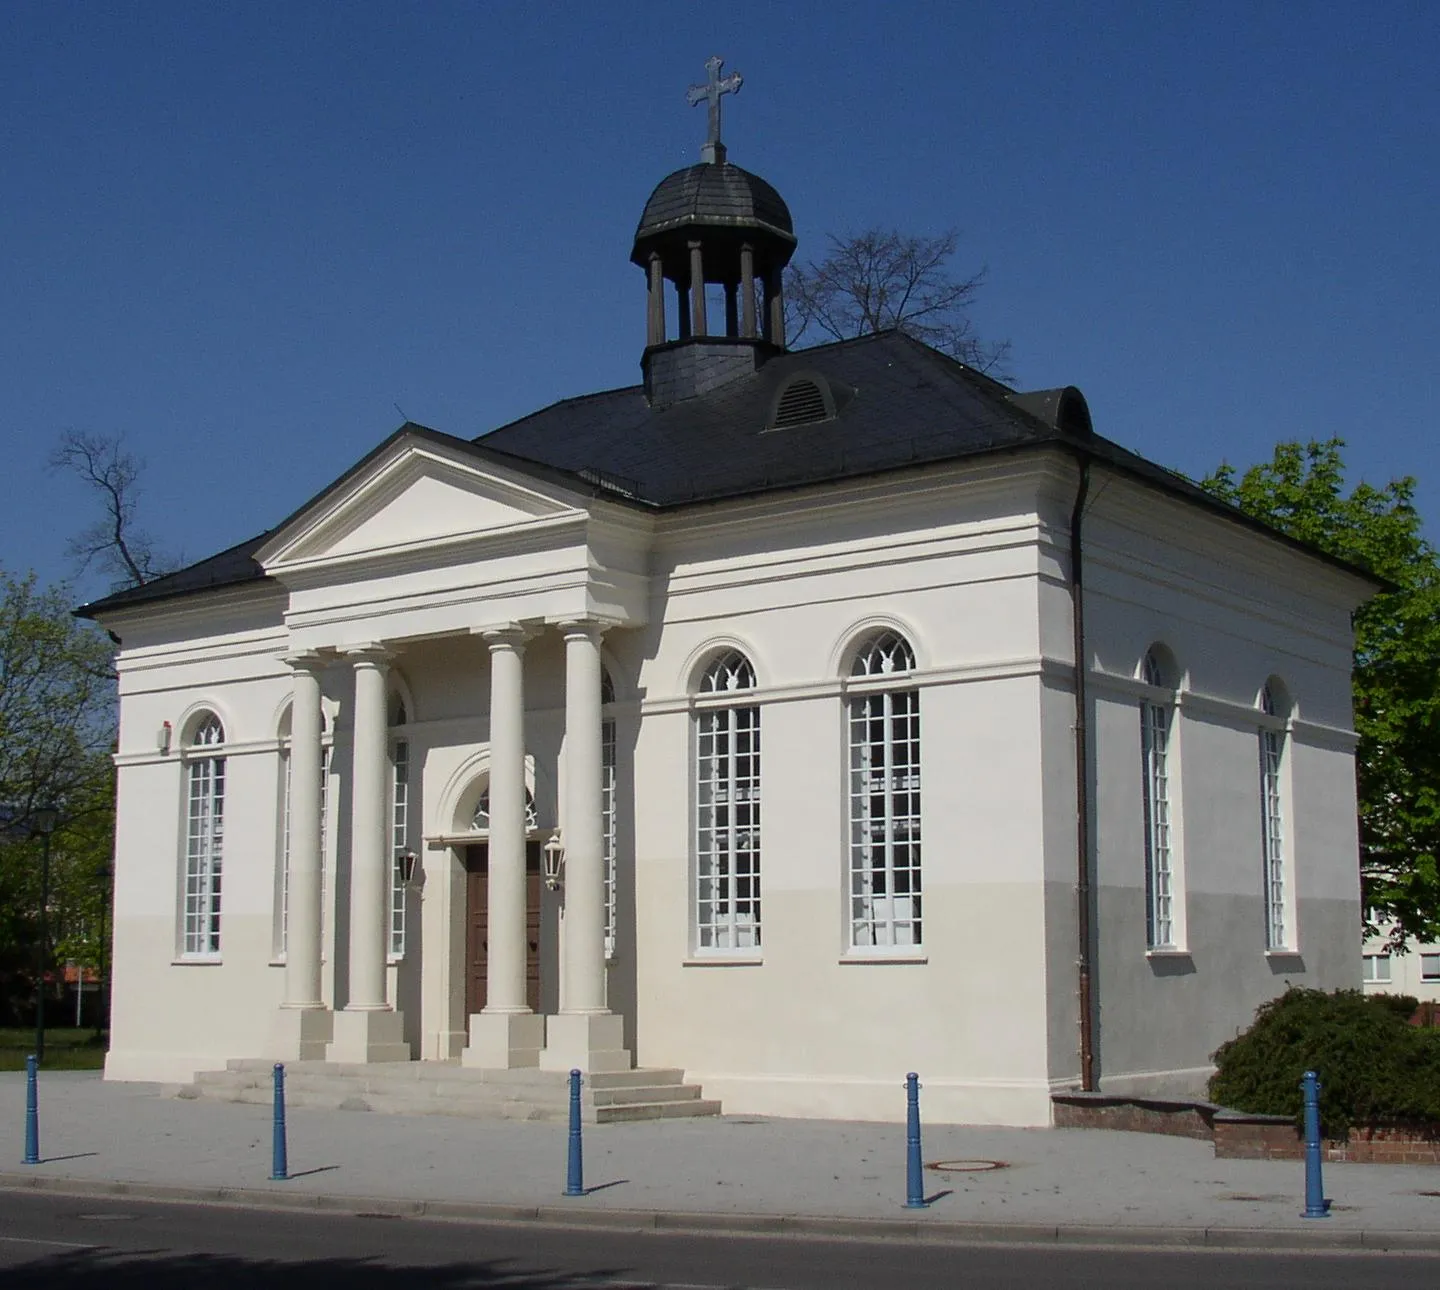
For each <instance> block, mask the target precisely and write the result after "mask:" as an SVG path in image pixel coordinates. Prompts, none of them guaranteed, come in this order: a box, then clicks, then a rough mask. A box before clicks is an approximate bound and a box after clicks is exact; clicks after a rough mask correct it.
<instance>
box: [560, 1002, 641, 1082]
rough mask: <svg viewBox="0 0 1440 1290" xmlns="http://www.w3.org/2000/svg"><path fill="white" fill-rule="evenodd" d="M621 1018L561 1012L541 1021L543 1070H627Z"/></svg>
mask: <svg viewBox="0 0 1440 1290" xmlns="http://www.w3.org/2000/svg"><path fill="white" fill-rule="evenodd" d="M631 1066H632V1062H631V1060H630V1052H629V1050H628V1049H627V1048H626V1047H625V1019H624V1018H623V1017H620V1016H617V1015H616V1014H615V1013H613V1012H562V1013H559V1014H557V1015H556V1016H553V1017H546V1018H545V1050H544V1051H543V1052H542V1053H541V1054H540V1069H541V1070H544V1071H568V1070H577V1069H578V1070H582V1071H628V1070H629V1069H630V1068H631Z"/></svg>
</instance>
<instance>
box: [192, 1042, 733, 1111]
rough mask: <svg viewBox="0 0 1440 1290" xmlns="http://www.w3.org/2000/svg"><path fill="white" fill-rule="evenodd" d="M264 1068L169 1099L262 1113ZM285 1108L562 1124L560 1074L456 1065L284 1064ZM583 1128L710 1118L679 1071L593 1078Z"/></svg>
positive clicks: (263, 1064)
mask: <svg viewBox="0 0 1440 1290" xmlns="http://www.w3.org/2000/svg"><path fill="white" fill-rule="evenodd" d="M273 1069H274V1063H273V1062H269V1061H265V1060H263V1059H260V1058H238V1059H234V1060H232V1061H230V1062H229V1064H228V1065H227V1066H226V1068H225V1069H224V1070H223V1071H201V1072H200V1073H199V1074H198V1075H197V1076H196V1077H195V1082H194V1083H193V1084H184V1085H181V1086H180V1088H179V1089H178V1090H177V1091H176V1092H175V1096H176V1097H182V1098H200V1099H203V1100H205V1101H210V1102H250V1103H255V1104H264V1105H267V1106H268V1105H269V1104H270V1103H271V1102H272V1100H273V1098H274V1077H273V1074H272V1072H273ZM285 1105H286V1107H287V1108H290V1107H315V1108H320V1109H323V1110H332V1111H334V1110H339V1111H380V1112H388V1113H390V1114H394V1115H459V1116H467V1117H469V1118H471V1119H476V1120H544V1121H551V1122H564V1121H565V1120H567V1119H568V1118H569V1115H570V1077H569V1076H568V1075H567V1074H565V1073H564V1072H562V1071H540V1070H477V1069H475V1068H473V1067H466V1066H461V1065H460V1064H459V1062H374V1063H371V1064H368V1065H367V1064H360V1063H350V1062H318V1061H313V1062H312V1061H305V1062H286V1063H285ZM580 1111H581V1116H582V1118H583V1119H584V1121H585V1123H587V1124H615V1123H618V1122H620V1121H626V1120H668V1119H672V1118H677V1117H682V1116H700V1115H719V1114H720V1103H719V1102H716V1101H710V1100H707V1099H705V1098H703V1097H702V1096H701V1089H700V1086H699V1085H698V1084H687V1083H685V1074H684V1072H683V1071H679V1070H629V1071H597V1072H595V1073H594V1074H592V1075H586V1076H585V1078H584V1080H583V1082H582V1084H581V1087H580Z"/></svg>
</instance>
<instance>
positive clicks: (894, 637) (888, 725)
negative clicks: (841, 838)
mask: <svg viewBox="0 0 1440 1290" xmlns="http://www.w3.org/2000/svg"><path fill="white" fill-rule="evenodd" d="M914 670H915V652H914V650H913V648H912V647H911V645H910V642H909V641H908V640H906V639H905V637H904V636H902V635H900V634H899V633H898V632H894V631H890V630H888V629H887V630H884V631H881V632H878V633H874V634H872V635H871V636H869V637H868V638H866V640H865V641H864V642H863V643H862V644H861V645H860V647H859V648H858V649H857V650H856V651H855V653H854V661H853V663H852V665H851V669H850V680H849V682H848V684H847V687H846V722H845V727H846V748H847V760H848V767H847V790H846V798H847V813H848V818H849V848H848V850H849V864H848V866H847V868H848V874H847V877H848V883H847V920H846V921H847V926H848V933H847V942H848V945H847V948H848V952H849V953H851V954H854V955H858V956H864V955H867V954H870V955H876V954H880V955H885V954H894V953H897V952H898V953H901V954H904V953H907V952H910V951H919V950H920V949H921V947H922V945H923V944H924V919H923V868H922V854H923V852H922V841H921V760H922V744H921V736H920V732H921V724H920V691H919V688H918V687H916V686H915V685H914V684H899V685H897V684H895V683H894V682H895V681H897V680H899V679H900V678H902V677H906V676H907V674H909V673H912V672H913V671H914ZM877 723H878V727H879V737H878V738H876V737H874V736H875V734H876V726H877ZM899 888H904V891H900V890H899Z"/></svg>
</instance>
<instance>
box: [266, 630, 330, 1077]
mask: <svg viewBox="0 0 1440 1290" xmlns="http://www.w3.org/2000/svg"><path fill="white" fill-rule="evenodd" d="M285 661H286V663H288V664H289V665H290V667H291V668H292V669H293V671H294V674H295V675H294V694H293V698H292V700H291V704H290V768H289V775H290V789H289V792H290V820H289V832H290V836H289V838H288V849H289V869H290V871H289V873H288V874H287V875H286V876H285V880H284V881H285V884H286V915H285V1001H284V1002H283V1003H282V1004H281V1005H280V1008H281V1013H280V1016H279V1017H277V1018H276V1019H275V1024H274V1028H273V1033H272V1044H271V1048H272V1050H273V1055H274V1056H276V1057H279V1058H281V1059H288V1060H290V1061H303V1060H309V1059H317V1060H318V1059H322V1058H323V1057H324V1056H325V1046H326V1044H327V1043H328V1042H329V1040H330V1037H331V1035H332V1033H333V1023H332V1017H331V1014H330V1012H329V1010H328V1009H327V1008H326V1007H325V1004H324V1002H323V1000H322V999H321V998H320V918H321V914H320V886H321V867H322V866H323V864H324V862H325V861H324V856H323V855H322V854H321V851H320V836H321V821H320V805H321V788H320V778H321V765H322V760H321V759H322V757H323V756H324V753H323V750H322V749H321V746H320V732H321V717H320V668H321V667H322V666H323V660H322V659H321V658H320V656H319V655H318V654H316V653H313V652H307V653H301V654H295V655H292V656H291V657H289V658H287V659H286V660H285ZM282 855H283V852H282Z"/></svg>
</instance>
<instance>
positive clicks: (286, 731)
mask: <svg viewBox="0 0 1440 1290" xmlns="http://www.w3.org/2000/svg"><path fill="white" fill-rule="evenodd" d="M290 730H291V725H290V713H289V711H287V712H286V714H285V716H284V718H283V719H282V721H281V723H280V761H281V769H280V773H281V784H282V789H281V795H282V801H281V812H280V918H279V924H280V926H279V931H278V934H277V936H276V945H275V948H276V951H277V953H279V954H280V955H282V956H283V955H284V954H286V953H287V952H288V951H289V947H290V793H291V788H290V785H291V777H290V767H291V761H290V744H291V735H290ZM320 741H321V742H320V935H321V939H322V942H323V939H324V935H325V869H326V863H325V856H326V841H327V837H326V835H327V833H328V832H329V830H328V829H327V827H326V825H327V822H328V816H329V814H330V811H329V804H330V752H331V738H330V721H329V718H327V717H326V715H325V714H324V712H321V714H320Z"/></svg>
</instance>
